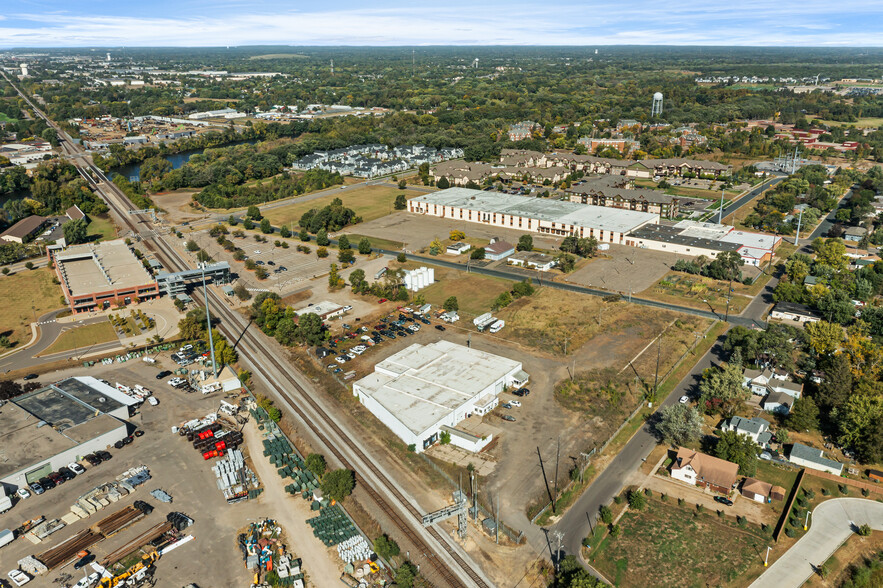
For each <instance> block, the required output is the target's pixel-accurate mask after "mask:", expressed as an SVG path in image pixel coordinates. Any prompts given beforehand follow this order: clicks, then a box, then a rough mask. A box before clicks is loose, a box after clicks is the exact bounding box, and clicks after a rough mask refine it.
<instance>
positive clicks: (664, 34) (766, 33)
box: [0, 0, 883, 47]
mask: <svg viewBox="0 0 883 588" xmlns="http://www.w3.org/2000/svg"><path fill="white" fill-rule="evenodd" d="M223 7H224V9H225V10H224V11H213V12H211V13H212V14H218V16H209V17H202V18H192V17H191V18H170V17H153V18H137V17H128V16H104V15H94V16H90V15H74V14H71V13H67V12H65V13H58V12H55V13H42V14H22V15H14V16H13V17H12V18H14V19H15V20H13V21H11V22H10V21H9V20H8V19H7V22H6V23H4V24H5V25H6V26H3V25H0V46H5V47H15V46H32V47H33V46H55V47H64V46H83V45H93V46H94V45H98V46H117V45H122V46H161V45H164V46H168V45H172V46H223V45H249V44H284V45H615V44H642V45H653V44H665V45H760V46H764V45H802V46H808V45H844V46H856V45H860V46H877V45H880V44H881V40H883V35H881V31H880V29H881V28H883V27H881V25H880V23H883V3H881V4H880V5H879V6H877V5H874V6H867V3H866V2H863V1H861V0H843V1H842V2H840V3H838V5H837V7H836V11H837V14H838V15H840V14H850V13H851V14H863V15H864V22H865V23H874V24H873V26H868V25H866V26H864V27H862V30H844V29H846V28H850V29H851V28H853V27H840V26H838V25H837V22H836V19H832V18H830V17H831V16H832V15H831V12H832V7H831V4H830V3H828V2H822V1H820V0H806V1H805V2H802V3H801V4H800V5H799V6H794V5H793V3H792V2H779V3H772V2H770V1H769V0H746V1H745V2H732V1H724V0H712V1H709V2H705V3H701V4H700V3H695V4H694V3H691V2H685V3H680V4H677V3H674V4H673V3H659V4H651V3H648V2H637V3H636V2H631V3H624V2H619V3H614V2H610V1H609V0H601V1H590V2H585V3H580V4H578V5H574V4H567V5H563V6H555V7H549V6H544V7H543V8H542V9H539V8H537V7H536V5H535V4H531V5H523V4H519V3H515V4H513V5H511V6H508V7H503V6H469V7H466V6H463V5H456V4H446V5H440V6H427V5H421V6H420V7H419V8H415V7H410V8H385V9H376V8H358V9H353V10H325V11H319V12H317V11H313V12H306V11H299V10H291V9H288V10H283V11H279V12H273V13H265V12H261V11H260V8H247V7H242V6H241V5H239V4H238V3H237V2H229V3H225V4H223ZM229 11H233V12H229ZM0 20H2V17H0ZM832 21H833V22H832ZM13 22H14V23H16V26H13V24H12V23H13ZM19 23H21V24H19Z"/></svg>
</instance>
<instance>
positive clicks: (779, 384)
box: [767, 379, 803, 398]
mask: <svg viewBox="0 0 883 588" xmlns="http://www.w3.org/2000/svg"><path fill="white" fill-rule="evenodd" d="M767 390H769V391H770V392H778V393H781V394H787V395H789V396H791V397H792V398H800V396H801V395H802V394H803V384H798V383H797V382H790V381H787V380H786V381H784V382H783V381H780V380H775V379H774V380H772V381H771V382H770V383H769V384H767Z"/></svg>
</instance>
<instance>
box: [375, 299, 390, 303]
mask: <svg viewBox="0 0 883 588" xmlns="http://www.w3.org/2000/svg"><path fill="white" fill-rule="evenodd" d="M384 302H389V298H381V299H380V300H378V301H377V304H383V303H384Z"/></svg>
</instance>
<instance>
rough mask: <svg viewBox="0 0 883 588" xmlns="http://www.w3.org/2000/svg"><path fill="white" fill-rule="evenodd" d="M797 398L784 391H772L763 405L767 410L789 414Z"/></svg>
mask: <svg viewBox="0 0 883 588" xmlns="http://www.w3.org/2000/svg"><path fill="white" fill-rule="evenodd" d="M794 400H795V398H794V397H793V396H791V395H790V394H786V393H784V392H770V393H769V394H767V395H766V398H764V399H763V403H762V405H761V406H762V407H763V409H764V410H765V411H767V412H774V413H776V414H782V415H787V414H789V413H790V412H791V409H792V408H793V407H794Z"/></svg>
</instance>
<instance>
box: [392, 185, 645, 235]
mask: <svg viewBox="0 0 883 588" xmlns="http://www.w3.org/2000/svg"><path fill="white" fill-rule="evenodd" d="M408 211H409V212H412V213H415V214H425V215H431V216H437V217H440V218H451V219H456V220H463V221H468V222H474V223H481V224H486V225H490V226H494V227H500V228H507V229H520V230H523V231H528V232H533V233H545V234H551V235H561V236H569V235H573V236H576V237H586V238H588V237H594V238H595V239H597V240H598V241H599V242H601V243H620V244H624V243H625V236H626V235H628V234H629V233H630V232H632V231H635V230H637V229H639V228H641V227H643V226H646V225H654V224H658V223H659V215H658V214H653V213H649V212H638V211H633V210H622V209H618V208H609V207H605V206H591V205H588V206H587V205H583V204H577V203H574V202H564V201H561V200H547V199H543V198H531V197H527V196H513V195H509V194H500V193H497V192H484V191H482V190H471V189H469V188H448V189H447V190H439V191H438V192H433V193H431V194H425V195H423V196H418V197H416V198H412V199H411V200H409V201H408Z"/></svg>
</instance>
